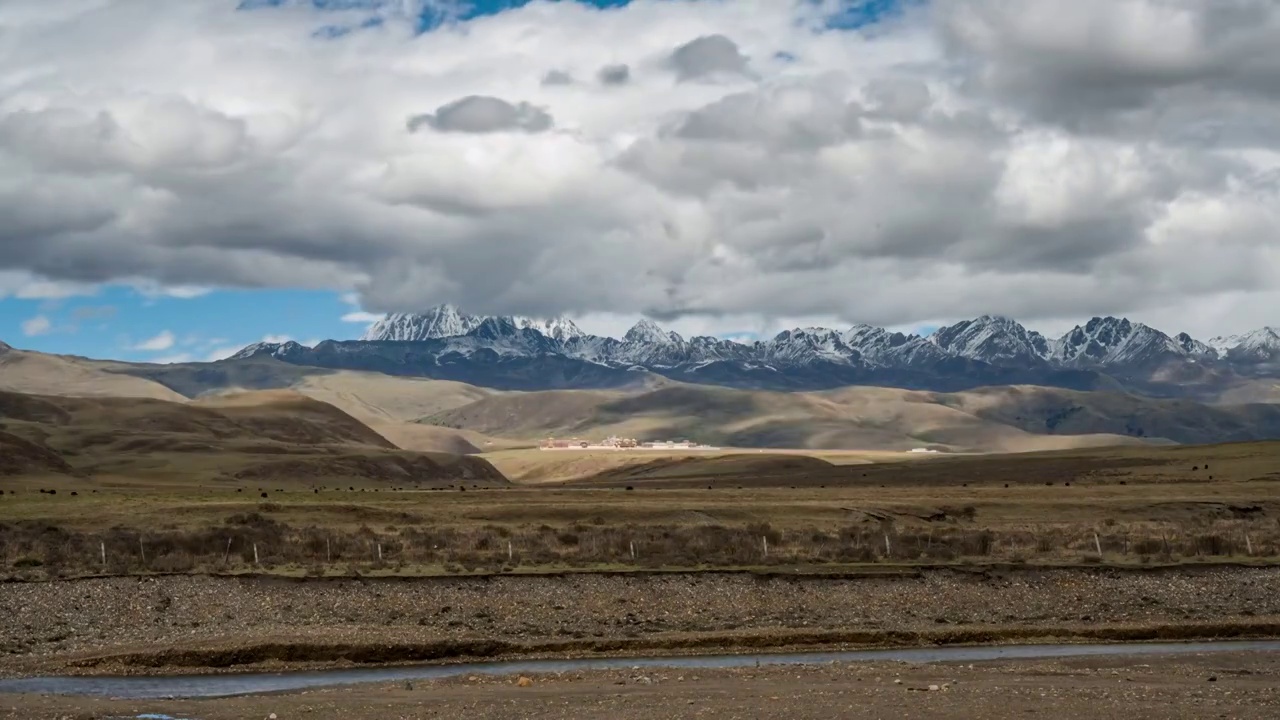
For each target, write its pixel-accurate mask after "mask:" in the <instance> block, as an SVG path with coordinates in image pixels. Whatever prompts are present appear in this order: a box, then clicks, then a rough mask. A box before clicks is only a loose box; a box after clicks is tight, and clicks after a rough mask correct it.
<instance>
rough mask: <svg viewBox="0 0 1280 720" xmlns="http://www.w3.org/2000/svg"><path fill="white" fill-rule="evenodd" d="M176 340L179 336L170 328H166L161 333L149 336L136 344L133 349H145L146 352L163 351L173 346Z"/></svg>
mask: <svg viewBox="0 0 1280 720" xmlns="http://www.w3.org/2000/svg"><path fill="white" fill-rule="evenodd" d="M176 342H177V338H175V337H174V335H173V333H172V332H169V331H168V330H164V331H162V332H161V333H160V334H159V335H156V336H155V337H152V338H148V339H146V340H143V341H142V342H140V343H138V344H137V345H134V346H133V349H134V350H143V351H146V352H161V351H164V350H168V349H170V348H172V347H173V346H174V343H176Z"/></svg>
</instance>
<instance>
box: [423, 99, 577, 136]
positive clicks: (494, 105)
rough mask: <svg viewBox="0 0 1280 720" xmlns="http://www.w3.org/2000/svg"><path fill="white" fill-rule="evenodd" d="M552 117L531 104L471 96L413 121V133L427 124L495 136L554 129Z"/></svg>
mask: <svg viewBox="0 0 1280 720" xmlns="http://www.w3.org/2000/svg"><path fill="white" fill-rule="evenodd" d="M552 124H553V122H552V119H551V116H550V115H548V114H547V112H546V111H545V110H543V109H541V108H537V107H534V106H533V105H530V104H529V103H527V102H521V103H517V104H512V103H509V102H507V101H506V100H503V99H501V98H496V97H486V96H483V95H469V96H467V97H464V98H462V99H460V100H454V101H453V102H451V103H447V104H445V105H441V106H440V108H439V109H438V110H436V111H435V113H431V114H427V115H414V116H413V117H411V118H409V120H408V126H409V132H414V131H416V130H417V129H418V128H420V127H422V126H423V125H426V126H428V127H431V128H433V129H435V130H439V131H440V132H462V133H492V132H502V131H509V130H523V131H525V132H533V133H536V132H542V131H544V130H549V129H551V125H552Z"/></svg>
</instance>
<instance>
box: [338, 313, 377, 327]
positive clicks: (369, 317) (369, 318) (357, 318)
mask: <svg viewBox="0 0 1280 720" xmlns="http://www.w3.org/2000/svg"><path fill="white" fill-rule="evenodd" d="M381 319H382V315H381V314H380V313H371V312H364V311H363V310H358V311H356V312H349V313H347V314H346V315H343V316H342V322H345V323H364V324H366V325H367V324H369V323H376V322H378V321H379V320H381Z"/></svg>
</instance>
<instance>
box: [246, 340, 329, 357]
mask: <svg viewBox="0 0 1280 720" xmlns="http://www.w3.org/2000/svg"><path fill="white" fill-rule="evenodd" d="M308 349H309V348H307V347H306V346H305V345H302V344H301V343H297V342H294V341H292V340H289V341H288V342H283V343H269V342H259V343H254V344H252V345H250V346H248V347H246V348H245V349H243V350H241V351H240V352H238V353H236V354H235V355H232V356H231V357H229V358H227V359H228V360H247V359H249V358H255V357H282V356H284V355H286V354H288V353H290V352H296V351H299V350H308Z"/></svg>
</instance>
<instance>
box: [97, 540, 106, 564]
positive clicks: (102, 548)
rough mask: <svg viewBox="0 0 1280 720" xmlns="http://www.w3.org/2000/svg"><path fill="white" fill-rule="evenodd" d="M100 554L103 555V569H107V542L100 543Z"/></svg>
mask: <svg viewBox="0 0 1280 720" xmlns="http://www.w3.org/2000/svg"><path fill="white" fill-rule="evenodd" d="M98 552H100V553H101V554H102V569H103V570H106V569H107V543H106V541H105V540H103V541H102V542H99V543H98Z"/></svg>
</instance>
